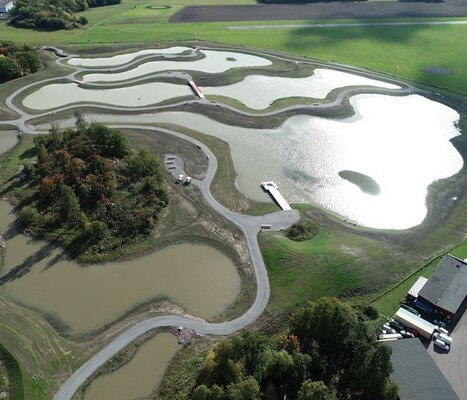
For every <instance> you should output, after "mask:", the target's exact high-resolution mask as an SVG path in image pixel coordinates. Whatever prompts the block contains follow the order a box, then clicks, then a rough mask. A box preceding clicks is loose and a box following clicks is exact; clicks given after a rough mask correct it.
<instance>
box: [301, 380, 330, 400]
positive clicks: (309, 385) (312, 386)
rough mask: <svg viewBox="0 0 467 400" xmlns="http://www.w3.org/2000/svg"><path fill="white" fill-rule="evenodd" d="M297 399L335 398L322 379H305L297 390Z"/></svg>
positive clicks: (320, 399) (322, 399)
mask: <svg viewBox="0 0 467 400" xmlns="http://www.w3.org/2000/svg"><path fill="white" fill-rule="evenodd" d="M298 400H337V398H336V396H334V394H333V393H332V392H331V391H330V390H329V388H328V387H327V386H326V385H325V384H324V382H323V381H319V382H312V381H309V380H308V381H305V382H303V385H302V387H301V389H300V391H299V392H298Z"/></svg>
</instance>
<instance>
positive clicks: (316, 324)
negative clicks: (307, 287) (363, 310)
mask: <svg viewBox="0 0 467 400" xmlns="http://www.w3.org/2000/svg"><path fill="white" fill-rule="evenodd" d="M357 322H358V319H357V316H356V314H355V312H354V310H352V308H351V307H350V306H348V305H347V304H344V303H342V302H340V301H339V300H337V299H336V298H329V297H327V298H322V299H319V300H318V301H316V302H311V303H309V304H308V305H307V306H306V307H304V308H302V309H300V310H299V311H297V312H296V313H295V314H294V315H293V316H292V317H291V319H290V321H289V325H290V329H291V333H292V334H294V335H296V336H297V337H298V339H299V341H300V344H301V346H302V351H304V352H305V353H308V354H310V355H311V356H312V358H313V357H314V358H315V359H316V354H314V352H313V350H314V349H316V345H317V346H318V354H319V357H320V358H321V360H319V362H320V363H322V365H323V366H324V374H325V376H323V377H322V378H325V381H326V380H327V379H330V377H331V376H332V375H333V374H334V373H335V372H336V371H338V370H340V369H341V368H343V367H344V366H345V365H346V360H347V357H348V354H349V353H350V352H351V345H352V339H353V338H354V337H355V329H356V326H357ZM313 343H316V345H313ZM323 363H324V364H323Z"/></svg>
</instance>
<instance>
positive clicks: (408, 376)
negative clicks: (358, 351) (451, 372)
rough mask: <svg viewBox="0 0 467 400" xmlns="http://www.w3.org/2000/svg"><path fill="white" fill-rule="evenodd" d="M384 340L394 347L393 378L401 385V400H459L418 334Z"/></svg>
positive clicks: (392, 357)
mask: <svg viewBox="0 0 467 400" xmlns="http://www.w3.org/2000/svg"><path fill="white" fill-rule="evenodd" d="M384 344H385V345H387V346H389V347H391V348H392V356H391V362H392V365H393V367H394V372H393V373H392V374H391V380H392V381H394V382H396V383H397V385H398V386H399V398H400V400H440V399H443V400H459V397H458V396H457V394H456V393H455V392H454V389H453V388H452V387H451V385H450V384H449V382H448V381H447V379H446V378H445V376H444V375H443V373H442V372H441V370H440V369H439V368H438V366H437V365H436V364H435V362H434V361H433V359H432V358H431V356H430V355H429V354H428V352H427V351H426V349H425V347H423V344H422V342H420V340H419V339H418V338H413V339H401V340H395V341H392V342H386V343H384Z"/></svg>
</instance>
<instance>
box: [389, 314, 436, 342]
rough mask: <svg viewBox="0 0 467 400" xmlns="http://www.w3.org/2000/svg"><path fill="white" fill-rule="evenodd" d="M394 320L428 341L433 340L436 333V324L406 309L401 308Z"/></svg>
mask: <svg viewBox="0 0 467 400" xmlns="http://www.w3.org/2000/svg"><path fill="white" fill-rule="evenodd" d="M394 319H395V320H396V321H398V322H400V323H401V324H402V325H404V326H406V327H408V328H412V329H415V330H416V331H417V332H418V333H419V334H420V336H423V337H424V338H426V339H431V337H432V336H433V332H434V331H435V325H434V324H432V323H431V322H428V321H426V320H424V319H423V318H421V317H418V316H417V315H415V314H413V313H411V312H410V311H407V310H406V309H404V308H399V310H397V312H396V314H395V315H394Z"/></svg>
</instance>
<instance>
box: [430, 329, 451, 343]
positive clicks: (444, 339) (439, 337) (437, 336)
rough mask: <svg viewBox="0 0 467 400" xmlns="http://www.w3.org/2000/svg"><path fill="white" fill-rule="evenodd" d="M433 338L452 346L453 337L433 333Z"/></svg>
mask: <svg viewBox="0 0 467 400" xmlns="http://www.w3.org/2000/svg"><path fill="white" fill-rule="evenodd" d="M433 337H434V338H435V340H441V341H442V342H444V343H446V344H448V345H449V346H451V345H452V337H451V336H448V335H446V334H444V333H440V332H435V333H433Z"/></svg>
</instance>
